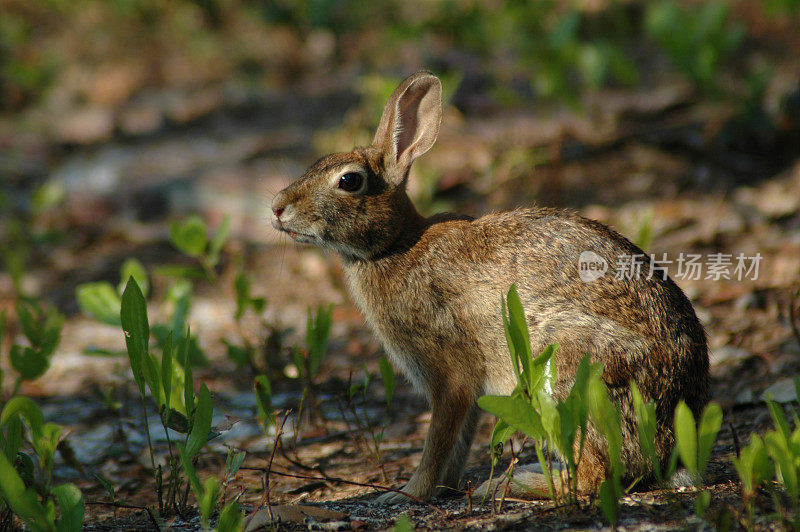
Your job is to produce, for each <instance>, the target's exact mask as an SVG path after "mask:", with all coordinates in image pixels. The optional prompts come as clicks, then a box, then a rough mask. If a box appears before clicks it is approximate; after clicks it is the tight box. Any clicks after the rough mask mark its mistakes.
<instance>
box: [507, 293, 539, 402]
mask: <svg viewBox="0 0 800 532" xmlns="http://www.w3.org/2000/svg"><path fill="white" fill-rule="evenodd" d="M507 299H508V331H509V335H510V336H511V341H512V342H513V344H514V350H515V351H516V353H517V357H518V359H519V362H520V364H521V367H522V375H523V376H524V375H528V377H529V378H532V377H533V372H532V371H531V364H532V360H533V354H532V352H531V340H530V336H529V334H528V324H527V321H526V320H525V311H524V310H523V307H522V301H520V299H519V294H518V293H517V285H515V284H512V285H511V288H509V290H508V296H507ZM525 384H526V385H527V388H528V389H529V390H530V391H531V392H532V393H535V392H534V390H532V384H533V382H532V381H530V380H529V381H528V382H526V383H525Z"/></svg>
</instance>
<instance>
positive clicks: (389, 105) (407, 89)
mask: <svg viewBox="0 0 800 532" xmlns="http://www.w3.org/2000/svg"><path fill="white" fill-rule="evenodd" d="M441 122H442V84H441V82H440V81H439V78H437V77H436V76H434V75H433V74H431V73H430V72H417V73H416V74H413V75H411V76H409V77H408V78H407V79H406V80H405V81H403V83H401V84H400V86H399V87H397V89H395V91H394V92H393V93H392V95H391V96H390V97H389V101H388V102H386V107H384V109H383V115H381V122H380V124H379V125H378V130H377V131H376V132H375V138H374V139H373V140H372V146H373V147H375V148H378V149H379V150H381V152H382V153H383V159H384V163H385V164H386V168H387V170H390V169H391V170H394V171H392V172H387V174H388V175H391V176H393V177H395V179H399V180H403V179H405V177H406V175H407V174H408V169H409V168H410V167H411V163H412V162H414V159H416V158H417V157H419V156H420V155H422V154H423V153H425V152H426V151H428V150H429V149H430V148H431V146H433V143H434V142H436V137H437V136H438V135H439V125H440V124H441Z"/></svg>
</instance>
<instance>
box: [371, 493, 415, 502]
mask: <svg viewBox="0 0 800 532" xmlns="http://www.w3.org/2000/svg"><path fill="white" fill-rule="evenodd" d="M413 501H414V499H412V498H411V497H409V496H408V495H405V494H403V493H398V492H396V491H387V492H386V493H382V494H381V495H379V496H378V497H377V498H376V499H374V500H373V502H374V503H375V504H403V503H408V502H413Z"/></svg>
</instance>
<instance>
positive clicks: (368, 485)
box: [242, 466, 446, 515]
mask: <svg viewBox="0 0 800 532" xmlns="http://www.w3.org/2000/svg"><path fill="white" fill-rule="evenodd" d="M242 469H245V470H248V471H261V472H264V471H265V469H264V468H263V467H244V466H243V467H242ZM270 474H274V475H278V476H281V477H290V478H298V479H301V480H323V481H325V482H334V483H339V484H349V485H351V486H359V487H362V488H372V489H376V490H380V491H392V492H394V493H399V494H401V495H405V496H406V497H408V498H409V499H411V500H413V501H414V502H417V503H419V504H424V505H426V506H428V507H429V508H431V509H433V510H435V511H437V512H439V513H440V514H441V515H446V513H445V511H444V510H442V509H441V508H439V507H438V506H435V505H433V504H431V503H429V502H425V501H423V500H422V499H420V498H418V497H414V496H413V495H410V494H408V493H406V492H404V491H402V490H399V489H395V488H389V487H387V486H380V485H378V484H371V483H369V482H356V481H354V480H346V479H343V478H339V477H331V476H328V475H326V476H324V477H312V476H310V475H298V474H296V473H285V472H282V471H270Z"/></svg>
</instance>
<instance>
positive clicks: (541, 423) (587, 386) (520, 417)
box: [478, 285, 621, 502]
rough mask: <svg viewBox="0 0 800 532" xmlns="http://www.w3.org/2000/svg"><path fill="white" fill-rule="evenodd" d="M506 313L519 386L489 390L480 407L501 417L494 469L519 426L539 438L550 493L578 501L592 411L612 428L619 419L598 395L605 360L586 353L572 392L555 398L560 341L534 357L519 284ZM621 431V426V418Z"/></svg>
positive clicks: (596, 419)
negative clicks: (557, 462)
mask: <svg viewBox="0 0 800 532" xmlns="http://www.w3.org/2000/svg"><path fill="white" fill-rule="evenodd" d="M502 313H503V325H504V328H505V331H506V338H507V341H508V348H509V353H510V355H511V360H512V366H513V368H514V372H515V374H516V377H517V386H516V387H515V389H514V390H513V392H512V393H511V395H510V396H508V397H504V396H488V395H487V396H483V397H481V398H479V399H478V405H479V406H480V407H481V408H483V409H484V410H487V411H489V412H491V413H492V414H494V415H495V416H497V417H498V418H499V420H498V422H497V424H496V425H495V429H494V432H493V435H492V464H493V468H494V465H495V464H496V462H497V458H498V453H497V449H498V448H500V446H501V444H504V443H505V442H506V441H507V440H508V438H509V437H510V436H511V434H513V431H514V430H519V431H520V432H522V433H524V434H526V435H527V436H530V437H531V438H532V439H533V441H534V445H535V448H536V454H537V457H538V458H539V463H540V464H541V466H542V469H543V471H544V473H545V477H546V479H547V482H548V490H549V493H550V496H551V498H553V500H554V501H557V502H558V501H560V500H561V498H562V497H563V496H566V500H567V502H574V501H576V500H577V486H578V478H577V472H578V467H577V465H578V463H579V462H580V459H581V456H582V453H583V438H584V437H585V434H586V426H587V422H588V420H589V417H590V413H591V414H592V416H593V419H594V422H595V424H596V425H599V426H600V427H601V428H604V429H607V430H612V429H611V427H612V426H613V420H614V419H615V418H614V416H613V415H611V414H610V411H609V410H608V409H607V408H606V406H605V403H602V404H601V402H600V399H599V397H600V395H601V394H602V393H605V388H604V387H600V386H601V384H602V383H599V384H598V383H597V381H599V380H600V375H601V374H602V364H591V363H590V362H589V357H588V356H586V357H584V358H583V359H582V360H581V362H580V364H579V366H578V368H577V371H576V374H575V382H574V384H573V386H572V389H571V390H570V393H569V394H568V395H567V397H566V398H565V399H563V400H562V399H558V400H557V399H554V398H553V397H552V395H551V394H552V390H553V386H554V383H555V380H556V371H555V366H554V365H553V364H551V358H552V357H553V355H554V354H555V352H556V350H557V349H558V346H557V345H551V346H548V347H547V348H546V349H545V350H544V351H542V353H541V354H539V355H538V356H537V357H536V358H534V357H533V355H532V351H531V346H530V338H529V336H528V328H527V321H526V320H525V314H524V311H523V308H522V303H521V302H520V300H519V296H518V295H517V290H516V286H514V285H512V286H511V288H510V289H509V291H508V295H507V298H506V299H505V300H503V301H502ZM607 400H608V399H607V398H606V401H607ZM616 430H617V431H618V430H619V428H618V421H617V429H616ZM606 437H607V438H609V439H610V440H611V441H612V442H615V441H617V440H619V439H620V438H618V437H616V436H615V435H614V434H612V435H611V436H610V437H609V435H606ZM547 451H555V452H557V454H558V455H559V456H560V459H561V460H562V461H563V473H564V474H565V475H566V477H565V478H564V476H563V475H562V476H561V477H559V478H561V479H562V480H561V481H560V482H559V483H558V485H556V482H555V481H554V475H553V471H552V468H551V466H550V462H549V460H546V459H545V457H546V455H547ZM620 468H621V464H620ZM620 474H621V473H620Z"/></svg>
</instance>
